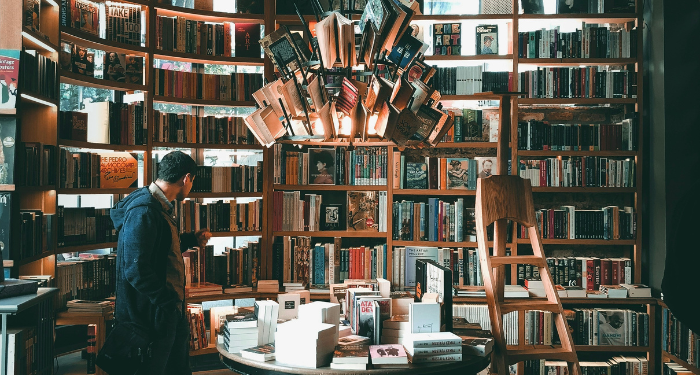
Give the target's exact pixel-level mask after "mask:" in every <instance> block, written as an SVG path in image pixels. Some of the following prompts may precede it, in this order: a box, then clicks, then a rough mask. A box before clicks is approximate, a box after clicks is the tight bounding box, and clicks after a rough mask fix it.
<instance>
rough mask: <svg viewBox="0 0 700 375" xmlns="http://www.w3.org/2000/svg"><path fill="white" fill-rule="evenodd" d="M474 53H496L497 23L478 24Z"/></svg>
mask: <svg viewBox="0 0 700 375" xmlns="http://www.w3.org/2000/svg"><path fill="white" fill-rule="evenodd" d="M476 54H477V55H497V54H498V25H479V26H477V27H476Z"/></svg>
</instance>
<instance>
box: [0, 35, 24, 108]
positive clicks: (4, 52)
mask: <svg viewBox="0 0 700 375" xmlns="http://www.w3.org/2000/svg"><path fill="white" fill-rule="evenodd" d="M19 55H20V51H18V50H8V49H0V113H3V114H14V113H15V105H16V104H17V94H18V93H17V88H18V87H19Z"/></svg>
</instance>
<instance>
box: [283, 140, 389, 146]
mask: <svg viewBox="0 0 700 375" xmlns="http://www.w3.org/2000/svg"><path fill="white" fill-rule="evenodd" d="M277 143H282V144H295V145H303V146H347V145H348V143H347V142H332V141H328V142H318V141H306V142H297V141H294V142H291V141H286V140H283V141H278V142H277ZM353 145H354V146H358V147H359V146H361V147H373V146H377V147H381V146H393V145H394V143H393V142H384V141H379V140H376V141H371V140H370V141H366V142H353Z"/></svg>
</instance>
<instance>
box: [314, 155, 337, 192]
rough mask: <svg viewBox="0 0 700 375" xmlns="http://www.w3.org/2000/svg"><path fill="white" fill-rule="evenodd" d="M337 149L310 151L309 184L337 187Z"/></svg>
mask: <svg viewBox="0 0 700 375" xmlns="http://www.w3.org/2000/svg"><path fill="white" fill-rule="evenodd" d="M335 151H336V150H335V149H334V148H310V149H309V179H308V181H309V184H311V185H335V175H336V173H335V167H336V166H335V160H336V155H335Z"/></svg>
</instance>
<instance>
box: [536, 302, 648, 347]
mask: <svg viewBox="0 0 700 375" xmlns="http://www.w3.org/2000/svg"><path fill="white" fill-rule="evenodd" d="M572 312H573V316H572V315H571V313H569V316H568V317H567V320H568V322H569V326H570V327H571V330H572V336H573V339H574V343H575V344H577V345H614V346H641V347H646V346H649V327H650V326H649V314H647V313H644V312H637V311H633V310H622V309H603V308H595V309H578V308H577V309H573V310H572ZM538 315H540V314H533V313H529V314H528V313H526V319H525V332H526V335H525V337H526V343H527V342H528V340H527V337H528V335H527V333H528V324H527V323H528V322H529V323H530V331H531V332H533V331H534V335H532V336H531V338H530V341H529V342H530V343H535V345H537V344H538V343H541V342H542V341H541V340H542V335H541V334H540V340H538V341H533V338H535V337H537V336H536V335H537V334H538V332H539V331H541V328H540V327H543V328H544V329H545V330H546V329H547V322H546V321H545V323H544V324H541V323H542V320H541V319H540V318H538V317H537V316H538ZM538 320H539V321H538ZM550 324H551V323H550ZM533 328H534V329H533ZM551 331H553V330H552V329H551V328H550V334H551ZM545 340H546V341H545V342H551V338H550V340H547V339H546V338H545ZM544 345H548V344H544Z"/></svg>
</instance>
